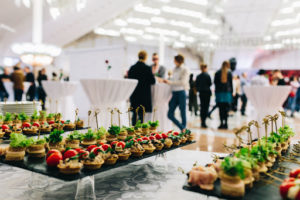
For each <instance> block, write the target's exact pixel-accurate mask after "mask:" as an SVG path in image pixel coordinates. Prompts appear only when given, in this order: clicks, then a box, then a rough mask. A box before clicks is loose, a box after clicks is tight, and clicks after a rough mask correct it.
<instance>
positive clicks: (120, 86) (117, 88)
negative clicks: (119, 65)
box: [80, 79, 138, 128]
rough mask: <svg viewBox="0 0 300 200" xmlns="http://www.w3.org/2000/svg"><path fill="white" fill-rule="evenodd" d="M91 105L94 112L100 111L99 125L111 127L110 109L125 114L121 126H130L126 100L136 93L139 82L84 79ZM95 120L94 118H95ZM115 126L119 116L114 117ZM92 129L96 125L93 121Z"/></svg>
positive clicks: (83, 83) (82, 81) (84, 86)
mask: <svg viewBox="0 0 300 200" xmlns="http://www.w3.org/2000/svg"><path fill="white" fill-rule="evenodd" d="M80 82H81V84H82V86H83V88H84V91H85V92H86V94H87V96H88V98H89V100H90V102H91V104H92V108H91V109H92V110H93V111H95V110H96V109H99V110H100V113H99V116H98V117H99V118H98V124H99V125H100V126H104V127H106V128H108V127H109V126H110V121H111V120H110V113H109V112H108V108H118V109H120V111H121V112H122V113H123V114H122V115H121V124H122V125H126V126H128V114H127V113H126V111H127V109H128V108H127V104H126V100H128V99H129V97H130V95H131V94H132V92H133V91H134V89H135V87H136V85H137V83H138V81H137V80H132V79H82V80H80ZM93 119H94V118H93ZM113 123H114V124H118V115H117V114H115V115H114V119H113ZM91 125H92V127H95V126H96V124H95V123H94V122H93V121H91Z"/></svg>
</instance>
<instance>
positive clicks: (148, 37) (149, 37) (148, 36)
mask: <svg viewBox="0 0 300 200" xmlns="http://www.w3.org/2000/svg"><path fill="white" fill-rule="evenodd" d="M142 38H144V39H145V40H154V36H153V35H148V34H146V35H143V36H142Z"/></svg>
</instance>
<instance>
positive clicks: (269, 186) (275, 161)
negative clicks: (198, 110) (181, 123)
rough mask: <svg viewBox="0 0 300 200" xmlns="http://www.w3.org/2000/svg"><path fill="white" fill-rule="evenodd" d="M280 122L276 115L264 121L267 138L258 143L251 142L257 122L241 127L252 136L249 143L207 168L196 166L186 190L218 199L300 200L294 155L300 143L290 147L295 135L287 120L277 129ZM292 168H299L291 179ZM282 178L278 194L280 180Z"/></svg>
mask: <svg viewBox="0 0 300 200" xmlns="http://www.w3.org/2000/svg"><path fill="white" fill-rule="evenodd" d="M283 117H284V115H283ZM277 119H278V115H277V114H276V115H274V116H267V117H266V118H265V119H264V122H263V124H264V125H265V130H266V135H265V136H264V137H258V139H257V140H256V141H253V140H252V135H251V134H252V133H251V126H252V125H254V124H255V122H254V121H251V122H250V123H249V124H248V125H247V126H244V127H242V129H243V130H247V133H248V134H249V135H248V142H241V141H240V145H239V146H237V147H236V148H234V149H233V151H232V152H231V153H230V155H229V156H226V157H224V158H216V159H215V161H214V162H213V163H209V164H207V165H206V166H194V167H193V168H192V170H191V171H190V172H189V173H188V180H187V184H186V185H185V186H184V187H183V188H184V189H186V190H190V191H195V192H199V193H202V194H206V195H209V196H217V197H219V198H230V199H232V198H233V199H242V198H243V199H281V198H280V195H281V197H282V198H283V199H296V200H299V199H300V181H299V178H300V175H299V174H300V170H299V169H297V168H299V164H300V162H299V160H298V157H297V154H295V153H296V152H297V151H299V149H300V148H299V146H300V144H294V145H293V149H292V148H290V146H291V144H290V141H291V137H293V136H294V135H295V133H294V131H293V130H292V129H291V128H290V127H289V126H288V125H285V124H284V120H283V122H282V127H280V128H278V129H277ZM270 122H271V132H270V133H269V132H268V125H269V124H270ZM256 126H257V124H256ZM257 127H259V126H257ZM274 127H275V128H274ZM237 132H239V131H237ZM241 132H242V131H240V133H241ZM238 138H239V139H241V138H240V137H239V136H238ZM293 151H295V152H293ZM298 156H299V155H298ZM293 168H296V169H295V170H294V171H291V172H290V177H289V174H288V171H290V170H291V169H293ZM285 178H286V179H285ZM283 179H285V180H284V181H283V183H282V185H281V186H280V192H279V191H278V187H279V184H280V183H278V181H279V182H280V181H281V180H283ZM274 185H277V186H276V187H274Z"/></svg>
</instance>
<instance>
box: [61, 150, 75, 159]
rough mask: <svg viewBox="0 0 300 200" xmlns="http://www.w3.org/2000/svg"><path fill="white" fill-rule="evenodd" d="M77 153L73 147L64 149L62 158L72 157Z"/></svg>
mask: <svg viewBox="0 0 300 200" xmlns="http://www.w3.org/2000/svg"><path fill="white" fill-rule="evenodd" d="M77 154H78V152H77V151H75V150H74V149H70V150H68V151H66V152H65V153H64V159H67V158H71V157H74V156H76V155H77Z"/></svg>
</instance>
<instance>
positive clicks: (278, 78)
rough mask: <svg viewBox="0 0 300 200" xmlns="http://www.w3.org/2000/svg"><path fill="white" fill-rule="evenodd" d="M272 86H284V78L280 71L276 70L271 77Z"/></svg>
mask: <svg viewBox="0 0 300 200" xmlns="http://www.w3.org/2000/svg"><path fill="white" fill-rule="evenodd" d="M272 85H286V84H285V80H284V77H283V75H282V73H281V71H280V70H278V69H276V70H274V71H273V75H272Z"/></svg>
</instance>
